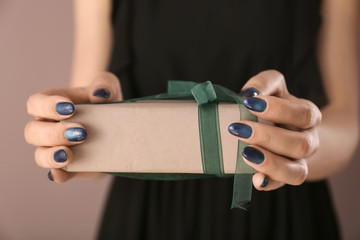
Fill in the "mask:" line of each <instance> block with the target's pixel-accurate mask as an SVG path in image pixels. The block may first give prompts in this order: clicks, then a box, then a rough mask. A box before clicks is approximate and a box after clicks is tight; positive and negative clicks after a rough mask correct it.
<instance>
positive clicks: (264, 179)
mask: <svg viewBox="0 0 360 240" xmlns="http://www.w3.org/2000/svg"><path fill="white" fill-rule="evenodd" d="M253 185H254V187H255V188H256V189H257V190H259V191H270V190H275V189H278V188H281V187H282V186H284V185H285V183H281V182H277V181H274V180H273V179H271V178H269V177H268V176H266V175H265V174H263V173H261V172H258V173H255V174H254V176H253Z"/></svg>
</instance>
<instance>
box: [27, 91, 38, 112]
mask: <svg viewBox="0 0 360 240" xmlns="http://www.w3.org/2000/svg"><path fill="white" fill-rule="evenodd" d="M36 95H37V94H36V93H35V94H32V95H30V97H28V99H27V101H26V112H27V114H29V115H32V109H33V106H32V105H33V102H34V98H35V97H36Z"/></svg>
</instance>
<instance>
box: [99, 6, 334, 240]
mask: <svg viewBox="0 0 360 240" xmlns="http://www.w3.org/2000/svg"><path fill="white" fill-rule="evenodd" d="M320 7H321V1H319V0H251V1H250V0H152V1H147V0H121V1H116V0H115V1H114V2H113V16H112V17H113V18H112V20H113V26H114V35H115V36H114V37H115V40H114V49H113V55H112V59H111V64H110V67H109V69H110V71H111V72H114V73H115V74H116V75H117V76H118V77H119V78H120V80H121V84H122V88H123V91H124V96H125V98H134V97H142V96H147V95H153V94H157V93H161V92H165V91H166V83H167V81H168V80H189V81H197V82H202V81H206V80H211V81H212V82H213V83H218V84H221V85H223V86H225V87H227V88H230V89H232V90H234V91H239V90H240V89H241V87H242V86H243V84H244V83H245V82H246V81H247V80H248V79H249V78H250V77H251V76H253V75H255V74H256V73H258V72H260V71H263V70H266V69H277V70H279V71H280V72H282V73H283V74H284V75H285V77H286V81H287V85H288V88H289V91H290V92H291V93H292V94H294V95H296V96H298V97H302V98H307V99H310V100H312V101H313V102H315V103H316V104H317V105H318V106H319V107H321V106H324V104H326V96H325V94H324V90H323V87H322V83H321V75H320V72H319V69H318V63H317V59H316V55H315V46H316V39H317V34H318V30H319V27H320V25H321V18H320ZM139 137H141V136H139ZM232 184H233V179H232V178H223V179H222V178H209V179H196V180H185V181H145V180H136V179H127V178H121V177H116V178H115V180H114V183H113V186H112V189H111V192H110V195H109V199H108V203H107V206H106V209H105V212H104V216H103V221H102V224H101V228H100V231H99V236H98V237H99V239H131V240H133V239H134V240H135V239H156V240H159V239H207V240H211V239H219V240H220V239H221V240H223V239H276V240H289V239H299V240H300V239H339V233H338V228H337V225H336V220H335V216H334V211H333V207H332V203H331V199H330V196H329V192H328V188H327V184H326V182H325V181H320V182H313V183H304V184H302V185H301V186H297V187H293V186H285V187H283V188H281V189H278V190H276V191H270V192H259V191H257V190H255V189H254V190H253V200H252V203H251V206H250V210H249V211H243V210H239V209H233V210H230V205H231V199H232Z"/></svg>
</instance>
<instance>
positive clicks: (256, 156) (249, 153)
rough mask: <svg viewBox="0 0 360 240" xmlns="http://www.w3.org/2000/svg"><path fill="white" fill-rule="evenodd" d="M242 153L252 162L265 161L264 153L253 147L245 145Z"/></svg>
mask: <svg viewBox="0 0 360 240" xmlns="http://www.w3.org/2000/svg"><path fill="white" fill-rule="evenodd" d="M242 155H243V157H244V158H246V159H247V160H249V161H250V162H252V163H256V164H261V163H262V162H263V161H264V154H263V153H262V152H260V151H259V150H257V149H256V148H253V147H249V146H247V147H245V148H244V149H243V151H242Z"/></svg>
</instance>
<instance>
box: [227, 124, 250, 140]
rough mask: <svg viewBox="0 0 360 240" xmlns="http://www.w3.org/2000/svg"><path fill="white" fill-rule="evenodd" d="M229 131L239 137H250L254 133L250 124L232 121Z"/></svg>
mask: <svg viewBox="0 0 360 240" xmlns="http://www.w3.org/2000/svg"><path fill="white" fill-rule="evenodd" d="M228 131H229V132H230V133H231V134H232V135H235V136H237V137H241V138H249V137H250V136H251V134H252V129H251V127H250V126H248V125H246V124H243V123H232V124H230V125H229V128H228Z"/></svg>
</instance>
